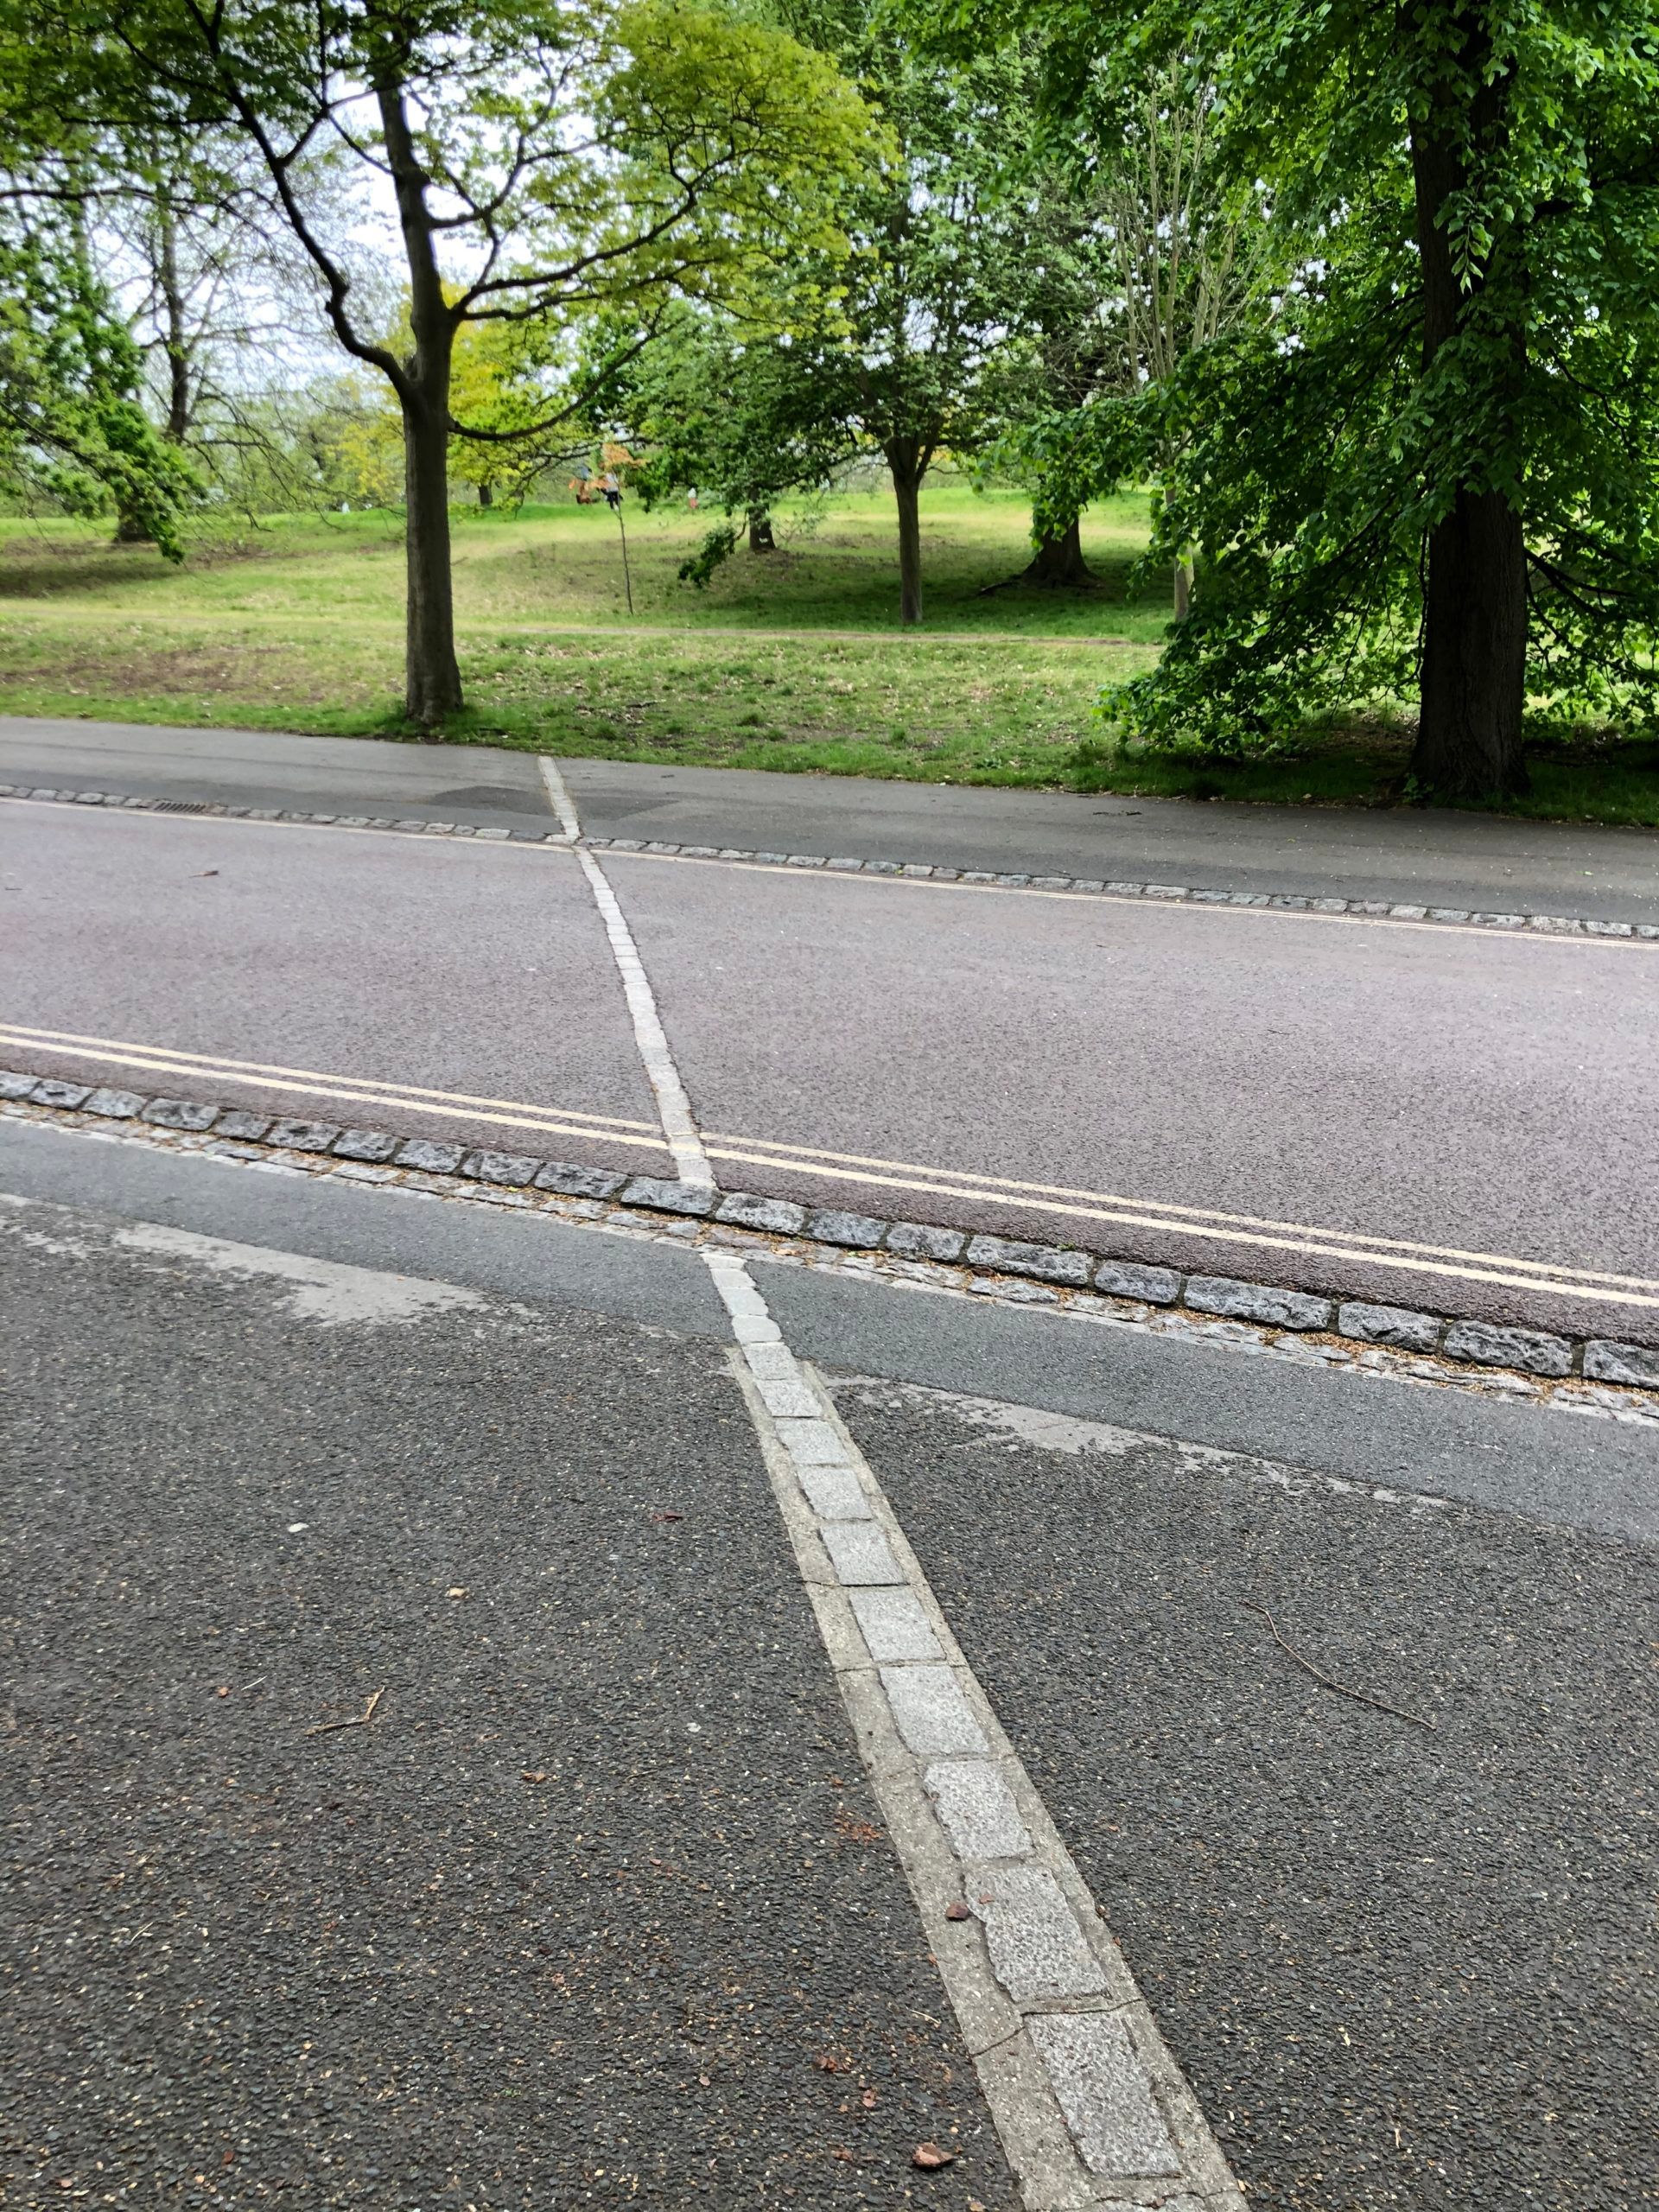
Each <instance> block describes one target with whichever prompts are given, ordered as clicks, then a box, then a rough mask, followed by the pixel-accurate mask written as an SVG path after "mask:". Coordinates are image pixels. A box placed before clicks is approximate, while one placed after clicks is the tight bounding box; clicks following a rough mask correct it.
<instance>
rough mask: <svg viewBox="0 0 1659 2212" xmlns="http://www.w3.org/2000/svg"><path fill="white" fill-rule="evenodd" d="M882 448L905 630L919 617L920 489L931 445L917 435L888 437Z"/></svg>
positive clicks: (920, 571) (920, 565)
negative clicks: (892, 503) (894, 514)
mask: <svg viewBox="0 0 1659 2212" xmlns="http://www.w3.org/2000/svg"><path fill="white" fill-rule="evenodd" d="M886 451H887V468H888V471H889V473H890V474H891V475H892V478H893V498H894V499H895V500H896V501H897V502H898V506H899V622H900V624H901V625H902V626H903V627H904V628H906V629H907V630H908V629H913V628H914V627H915V626H916V625H917V623H918V622H919V621H920V620H921V619H922V514H921V504H920V493H921V489H922V479H923V477H924V476H925V475H926V474H927V464H928V462H929V461H931V459H932V457H933V456H932V449H931V447H928V446H925V445H924V444H923V443H922V441H921V440H920V439H919V438H892V439H889V440H888V442H887V448H886Z"/></svg>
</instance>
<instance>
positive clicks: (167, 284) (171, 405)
mask: <svg viewBox="0 0 1659 2212" xmlns="http://www.w3.org/2000/svg"><path fill="white" fill-rule="evenodd" d="M159 222H160V226H161V235H160V237H159V238H158V240H157V245H158V248H159V251H158V252H157V255H156V263H157V268H156V275H157V277H159V279H160V283H161V293H162V308H163V309H164V310H165V312H166V316H167V335H166V339H165V340H164V344H165V347H166V352H167V435H168V438H169V439H171V441H172V442H173V443H174V444H175V446H181V445H182V444H183V443H184V442H185V440H186V438H187V437H188V435H190V417H191V416H192V414H193V413H194V408H193V407H192V406H191V404H190V331H189V327H188V319H187V317H186V314H185V302H184V293H183V289H182V288H181V285H180V283H179V221H178V215H177V213H176V212H175V208H174V206H173V203H172V201H171V200H168V199H167V198H166V197H165V196H163V198H162V203H161V207H160V212H159Z"/></svg>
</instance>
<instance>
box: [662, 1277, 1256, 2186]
mask: <svg viewBox="0 0 1659 2212" xmlns="http://www.w3.org/2000/svg"><path fill="white" fill-rule="evenodd" d="M706 1257H707V1259H708V1263H709V1272H710V1274H712V1275H713V1277H714V1281H715V1288H716V1289H717V1290H718V1291H719V1293H720V1295H721V1300H722V1301H723V1303H724V1305H725V1306H726V1310H727V1312H728V1315H729V1316H730V1319H731V1324H732V1332H733V1335H734V1338H736V1344H735V1346H734V1352H733V1355H732V1357H733V1366H734V1372H735V1373H736V1376H737V1379H738V1382H739V1384H740V1386H741V1389H742V1391H743V1395H744V1397H745V1400H746V1402H747V1405H748V1408H749V1413H750V1417H751V1419H752V1420H753V1423H754V1426H755V1430H756V1433H757V1434H758V1436H759V1438H760V1444H761V1448H762V1450H763V1452H764V1454H765V1457H766V1467H767V1471H768V1473H769V1474H770V1476H771V1478H772V1491H773V1495H774V1496H775V1497H776V1498H777V1501H778V1506H779V1511H780V1513H781V1514H782V1516H783V1519H784V1523H785V1528H786V1529H787V1530H788V1532H789V1536H790V1541H791V1545H792V1547H793V1549H794V1552H795V1557H796V1562H797V1565H798V1567H799V1570H800V1574H801V1579H802V1581H803V1582H804V1585H805V1587H806V1592H807V1595H808V1597H809V1599H810V1602H811V1605H812V1610H813V1613H814V1615H815V1617H816V1618H817V1624H818V1630H819V1633H820V1634H821V1635H822V1637H823V1645H824V1649H825V1652H826V1654H827V1655H828V1656H829V1663H830V1665H831V1666H832V1668H833V1669H835V1674H836V1685H837V1687H838V1688H839V1689H840V1692H841V1694H842V1702H843V1703H844V1705H845V1707H846V1709H847V1715H848V1719H849V1720H850V1722H851V1723H852V1726H853V1729H854V1732H855V1736H856V1738H857V1741H858V1748H859V1752H860V1755H861V1758H862V1759H863V1761H864V1764H865V1767H866V1770H867V1771H868V1775H869V1777H870V1781H871V1783H872V1785H873V1787H874V1790H875V1793H876V1797H877V1801H878V1802H879V1804H880V1808H881V1814H882V1818H883V1819H884V1821H886V1823H887V1833H888V1835H889V1837H890V1839H891V1840H892V1843H893V1849H894V1851H895V1852H896V1853H897V1855H898V1857H899V1863H900V1865H901V1866H903V1868H904V1871H905V1876H906V1880H907V1881H908V1882H909V1884H910V1887H911V1892H912V1896H913V1897H915V1900H916V1904H917V1909H918V1911H919V1913H920V1915H921V1918H922V1924H923V1927H924V1928H925V1930H926V1934H927V1941H928V1946H929V1948H930V1950H931V1953H932V1955H933V1957H934V1960H935V1961H936V1963H937V1965H938V1970H939V1974H940V1978H941V1980H943V1981H944V1986H945V1988H946V1991H947V1993H949V1995H950V2002H951V2005H952V2008H953V2010H954V2011H955V2012H956V2015H957V2020H958V2022H959V2024H960V2025H961V2028H962V2032H963V2040H964V2041H965V2043H966V2044H967V2046H968V2049H969V2052H970V2054H971V2055H972V2057H973V2060H974V2064H975V2068H976V2071H977V2072H978V2075H979V2078H980V2086H981V2088H982V2090H983V2091H984V2094H985V2100H986V2102H987V2104H988V2106H989V2107H990V2112H991V2117H992V2119H993V2120H994V2121H995V2126H996V2132H997V2134H998V2136H999V2137H1000V2139H1001V2143H1002V2147H1003V2150H1004V2152H1005V2153H1006V2155H1007V2160H1008V2164H1009V2165H1010V2167H1011V2168H1012V2169H1013V2171H1014V2176H1015V2178H1016V2180H1017V2182H1018V2183H1019V2186H1020V2196H1021V2199H1022V2201H1023V2202H1024V2204H1025V2205H1026V2207H1027V2212H1081V2208H1084V2207H1087V2206H1091V2205H1092V2206H1107V2205H1116V2206H1122V2207H1128V2206H1135V2205H1138V2206H1146V2207H1151V2206H1160V2207H1163V2208H1165V2212H1174V2208H1176V2207H1179V2208H1181V2212H1244V2198H1243V2192H1242V2191H1241V2190H1239V2188H1238V2185H1237V2183H1236V2181H1235V2179H1234V2177H1233V2175H1232V2173H1231V2171H1230V2169H1229V2167H1228V2165H1227V2162H1226V2159H1225V2158H1224V2155H1223V2153H1222V2151H1221V2149H1220V2146H1219V2145H1217V2142H1216V2139H1215V2138H1214V2136H1213V2135H1212V2134H1211V2131H1210V2128H1209V2126H1208V2125H1207V2123H1206V2121H1205V2117H1204V2114H1203V2113H1202V2111H1201V2110H1200V2108H1199V2107H1198V2101H1197V2100H1196V2098H1195V2097H1194V2096H1193V2094H1192V2090H1191V2089H1190V2088H1189V2087H1188V2085H1187V2083H1186V2081H1185V2078H1184V2076H1183V2075H1182V2074H1181V2071H1180V2069H1179V2066H1178V2065H1177V2064H1176V2063H1175V2061H1174V2059H1173V2056H1171V2054H1170V2051H1169V2050H1168V2048H1167V2046H1166V2044H1165V2043H1164V2041H1163V2038H1162V2037H1161V2036H1160V2034H1159V2032H1158V2028H1157V2024H1156V2023H1155V2021H1154V2018H1153V2016H1152V2013H1151V2011H1150V2009H1149V2008H1148V2006H1147V2003H1146V2000H1145V1999H1143V1997H1142V1996H1141V1992H1140V1990H1139V1989H1138V1988H1137V1986H1135V1979H1134V1977H1133V1975H1132V1974H1131V1973H1130V1971H1129V1968H1128V1962H1127V1961H1125V1959H1124V1957H1123V1955H1122V1952H1121V1951H1120V1950H1119V1948H1118V1947H1117V1944H1116V1942H1115V1941H1114V1939H1113V1937H1112V1935H1111V1931H1110V1929H1109V1928H1108V1927H1107V1925H1106V1923H1105V1922H1104V1921H1103V1919H1102V1917H1101V1916H1100V1913H1099V1911H1098V1910H1096V1904H1095V1901H1094V1899H1093V1897H1091V1896H1090V1892H1089V1889H1088V1885H1087V1884H1086V1883H1085V1882H1084V1879H1083V1877H1082V1875H1081V1874H1080V1873H1079V1872H1078V1871H1077V1866H1076V1864H1075V1862H1074V1861H1073V1859H1071V1854H1070V1853H1069V1852H1068V1851H1067V1850H1066V1848H1065V1843H1064V1842H1063V1841H1062V1840H1061V1838H1060V1835H1059V1834H1058V1831H1057V1830H1056V1828H1055V1827H1054V1825H1053V1822H1052V1820H1051V1819H1050V1818H1049V1815H1048V1813H1047V1809H1046V1807H1045V1806H1044V1804H1043V1802H1042V1800H1041V1798H1040V1797H1039V1795H1038V1793H1037V1791H1036V1789H1034V1788H1033V1784H1032V1782H1031V1778H1030V1777H1029V1776H1028V1775H1027V1772H1026V1770H1025V1767H1024V1765H1023V1764H1021V1762H1020V1758H1019V1757H1018V1755H1017V1754H1016V1752H1015V1751H1014V1747H1013V1745H1011V1744H1010V1743H1009V1742H1008V1739H1007V1736H1006V1735H1005V1734H1004V1733H1003V1731H1002V1729H1001V1725H1000V1724H999V1722H998V1720H997V1717H996V1714H995V1711H994V1709H993V1707H992V1706H991V1704H990V1701H989V1700H988V1698H987V1697H986V1695H985V1693H984V1691H983V1689H982V1687H981V1685H980V1683H979V1681H977V1680H976V1677H975V1675H974V1674H973V1671H972V1669H970V1668H969V1665H968V1662H967V1661H966V1660H965V1659H964V1657H963V1653H962V1650H961V1648H960V1646H959V1645H958V1644H957V1640H956V1638H955V1637H954V1636H953V1635H952V1633H951V1630H950V1624H949V1622H948V1621H947V1620H946V1619H945V1617H944V1613H943V1611H941V1609H940V1607H939V1605H938V1600H937V1599H936V1598H935V1597H934V1595H933V1592H932V1591H931V1588H930V1587H929V1586H928V1582H927V1580H926V1577H925V1574H924V1573H923V1572H922V1569H921V1567H920V1564H919V1562H918V1560H917V1558H916V1556H915V1554H914V1553H913V1552H912V1550H911V1548H910V1546H909V1545H908V1543H907V1542H906V1540H905V1535H904V1531H903V1529H901V1528H900V1526H899V1522H898V1520H897V1518H896V1516H894V1514H893V1510H892V1507H891V1506H890V1505H889V1503H888V1502H887V1497H886V1496H885V1495H884V1494H883V1492H882V1490H881V1486H880V1481H879V1479H878V1478H877V1476H876V1475H875V1473H874V1471H873V1470H872V1468H871V1467H870V1465H869V1464H868V1461H867V1460H866V1459H864V1457H863V1455H862V1454H861V1452H860V1451H859V1449H858V1447H857V1446H856V1445H855V1443H854V1441H853V1440H852V1438H851V1436H850V1435H849V1433H848V1432H847V1429H846V1427H844V1425H843V1424H842V1421H841V1418H840V1415H839V1414H838V1413H837V1412H836V1407H835V1404H834V1402H833V1400H832V1399H831V1398H830V1397H829V1395H828V1393H827V1392H826V1391H825V1390H824V1389H823V1388H822V1386H821V1385H820V1383H819V1382H818V1379H817V1376H816V1375H815V1374H814V1373H813V1371H812V1370H811V1369H810V1368H808V1367H804V1366H803V1364H802V1363H800V1362H799V1361H798V1359H797V1358H796V1357H795V1355H794V1354H793V1352H792V1351H791V1350H790V1347H789V1345H788V1344H786V1343H785V1341H784V1338H783V1332H781V1330H780V1329H779V1326H778V1325H777V1323H776V1322H775V1321H774V1320H773V1319H772V1315H771V1313H769V1312H768V1310H767V1307H766V1300H765V1299H764V1298H763V1297H762V1296H761V1294H760V1290H759V1289H758V1288H757V1287H756V1285H755V1284H754V1282H753V1280H752V1278H751V1276H750V1274H749V1271H748V1268H747V1266H746V1265H745V1264H744V1262H743V1260H742V1259H741V1257H740V1256H739V1255H737V1254H736V1253H735V1252H721V1251H710V1252H709V1253H708V1254H707V1255H706Z"/></svg>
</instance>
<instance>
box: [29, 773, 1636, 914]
mask: <svg viewBox="0 0 1659 2212" xmlns="http://www.w3.org/2000/svg"><path fill="white" fill-rule="evenodd" d="M0 799H31V800H36V801H39V802H41V803H42V804H48V803H49V804H56V805H60V806H104V807H112V808H116V809H118V810H120V811H122V812H124V813H128V814H182V815H200V816H206V817H211V818H213V819H215V820H223V821H234V822H293V823H304V824H308V825H309V826H310V827H312V828H315V829H376V830H383V831H385V830H390V831H394V832H397V834H399V835H401V836H423V837H470V838H473V839H475V840H476V841H477V842H479V843H480V844H515V845H557V846H568V845H569V844H571V843H572V842H575V843H577V844H580V845H582V846H585V847H586V848H588V850H590V851H592V852H612V853H643V854H646V855H653V856H656V857H658V858H664V859H670V860H688V861H727V862H728V863H739V862H741V863H743V864H745V865H747V866H749V867H753V868H823V869H824V870H826V871H827V872H828V873H829V874H832V875H873V876H887V877H900V878H903V879H905V880H909V881H912V882H930V883H967V884H977V885H980V886H982V887H991V888H994V889H997V890H1003V891H1062V892H1065V893H1070V894H1071V895H1073V896H1083V897H1090V896H1093V897H1098V898H1103V899H1140V900H1144V901H1147V902H1148V903H1150V904H1152V905H1154V906H1252V907H1266V908H1268V909H1269V910H1272V911H1274V912H1280V913H1300V914H1346V915H1349V916H1351V917H1357V918H1362V919H1364V920H1368V921H1394V922H1414V923H1417V924H1419V925H1424V924H1427V925H1433V926H1437V927H1444V928H1447V929H1478V930H1489V931H1491V930H1496V931H1503V932H1508V933H1510V934H1511V935H1513V934H1516V933H1520V934H1522V935H1529V934H1530V935H1533V936H1540V937H1573V938H1599V939H1606V940H1612V941H1618V940H1630V941H1632V942H1634V941H1638V940H1639V941H1644V942H1647V943H1649V944H1654V943H1659V922H1608V921H1590V920H1586V919H1585V918H1583V917H1581V916H1577V915H1572V914H1535V913H1532V912H1517V913H1486V912H1477V911H1475V910H1474V909H1472V908H1465V907H1462V906H1420V905H1415V904H1414V903H1412V902H1411V901H1409V900H1390V899H1314V898H1305V897H1303V896H1301V895H1300V893H1293V892H1283V891H1274V892H1268V891H1213V890H1206V889H1205V888H1203V887H1195V886H1192V885H1188V884H1182V883H1130V882H1126V881H1120V880H1109V879H1108V878H1106V877H1102V876H1076V875H1022V874H1017V873H1012V874H996V873H994V872H993V871H991V870H989V869H983V868H935V867H932V866H931V865H929V864H928V863H926V862H925V861H870V860H860V859H856V858H853V857H848V856H841V857H837V856H836V855H829V854H823V853H781V852H780V853H766V852H751V851H749V850H748V849H747V848H744V847H741V846H737V845H678V844H673V843H670V842H666V841H665V840H662V839H658V838H643V837H589V836H582V837H579V838H576V839H575V840H574V841H573V840H572V839H571V838H570V837H569V836H567V835H566V833H565V832H564V831H563V829H478V828H476V827H475V826H474V825H473V824H471V823H465V822H427V821H423V820H421V819H420V818H419V817H414V816H409V817H403V818H397V817H393V816H391V815H381V814H375V815H368V814H310V813H306V812H304V811H302V810H298V809H296V808H290V807H277V806H226V805H224V804H220V803H219V802H218V801H213V802H211V803H210V802H207V801H205V800H203V801H198V800H194V799H150V798H130V797H128V796H126V795H125V794H124V793H122V792H119V791H59V790H53V789H48V788H45V787H41V788H31V787H30V786H29V785H24V784H0Z"/></svg>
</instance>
